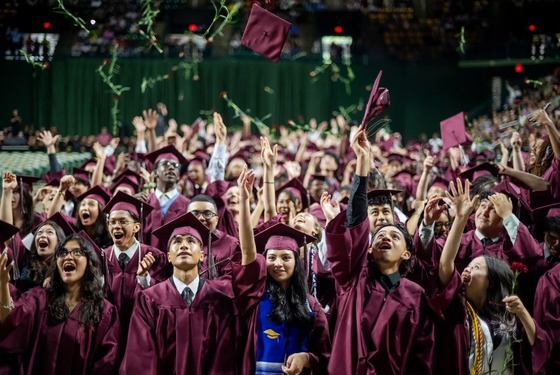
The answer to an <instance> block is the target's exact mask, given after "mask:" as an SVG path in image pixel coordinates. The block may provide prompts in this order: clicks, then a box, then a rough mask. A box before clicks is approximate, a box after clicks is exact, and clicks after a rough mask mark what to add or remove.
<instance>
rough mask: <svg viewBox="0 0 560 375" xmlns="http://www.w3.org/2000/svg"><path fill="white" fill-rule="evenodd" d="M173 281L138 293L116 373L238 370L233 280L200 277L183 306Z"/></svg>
mask: <svg viewBox="0 0 560 375" xmlns="http://www.w3.org/2000/svg"><path fill="white" fill-rule="evenodd" d="M171 280H172V279H168V280H166V281H164V282H162V283H159V284H157V285H155V286H153V287H151V288H149V289H146V290H143V291H142V292H140V293H138V295H137V299H136V305H135V307H134V311H133V313H132V317H131V319H130V329H129V333H128V345H127V349H126V353H125V356H124V359H123V362H122V365H121V369H120V374H123V375H124V374H130V375H138V374H188V375H207V374H212V375H220V374H236V373H237V369H238V368H239V358H238V355H237V354H238V351H237V348H236V345H237V332H236V331H235V326H236V317H235V314H234V308H233V290H232V286H231V279H230V280H226V279H221V280H211V281H207V280H204V279H202V278H201V279H200V284H199V288H198V291H197V293H196V296H195V298H194V301H193V302H192V305H191V306H190V307H188V306H187V304H186V303H185V301H184V300H183V298H182V297H181V295H180V294H179V292H178V291H177V288H175V285H173V283H172V281H171Z"/></svg>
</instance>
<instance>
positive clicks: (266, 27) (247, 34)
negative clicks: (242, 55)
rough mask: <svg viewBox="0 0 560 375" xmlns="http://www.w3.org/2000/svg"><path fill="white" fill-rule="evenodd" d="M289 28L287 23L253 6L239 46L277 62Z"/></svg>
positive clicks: (289, 25) (256, 5) (257, 6)
mask: <svg viewBox="0 0 560 375" xmlns="http://www.w3.org/2000/svg"><path fill="white" fill-rule="evenodd" d="M291 26H292V24H291V23H289V22H288V21H286V20H284V19H282V18H280V17H278V16H277V15H275V14H272V13H270V12H269V11H267V10H265V9H263V8H261V7H260V6H259V5H258V4H253V6H252V8H251V13H250V14H249V19H248V20H247V26H246V27H245V31H244V32H243V36H242V37H241V44H242V45H244V46H245V47H247V48H249V49H252V50H253V51H255V52H256V53H258V54H259V55H261V56H264V57H266V58H267V59H269V60H271V61H274V62H277V61H278V60H279V59H280V53H281V52H282V48H283V47H284V43H285V42H286V38H287V37H288V32H289V31H290V27H291Z"/></svg>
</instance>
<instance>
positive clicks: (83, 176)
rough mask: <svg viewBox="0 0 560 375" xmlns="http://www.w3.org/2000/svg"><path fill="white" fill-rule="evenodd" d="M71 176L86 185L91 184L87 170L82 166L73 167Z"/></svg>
mask: <svg viewBox="0 0 560 375" xmlns="http://www.w3.org/2000/svg"><path fill="white" fill-rule="evenodd" d="M72 176H74V178H75V179H76V180H78V181H80V182H83V183H84V184H86V185H88V186H89V185H91V181H90V180H89V172H88V171H86V170H85V169H82V168H74V169H73V171H72Z"/></svg>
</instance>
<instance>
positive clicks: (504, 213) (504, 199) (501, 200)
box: [488, 193, 513, 219]
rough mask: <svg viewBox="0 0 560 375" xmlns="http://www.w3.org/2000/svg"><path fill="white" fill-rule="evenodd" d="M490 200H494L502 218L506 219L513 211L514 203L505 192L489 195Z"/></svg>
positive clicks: (498, 213) (493, 202)
mask: <svg viewBox="0 0 560 375" xmlns="http://www.w3.org/2000/svg"><path fill="white" fill-rule="evenodd" d="M488 200H489V201H490V202H492V204H493V205H494V210H495V211H496V214H497V215H498V216H499V217H501V218H502V219H505V218H506V217H508V216H509V215H511V213H512V212H513V203H511V199H510V198H509V197H508V196H507V195H505V194H502V193H496V194H492V195H491V196H489V197H488Z"/></svg>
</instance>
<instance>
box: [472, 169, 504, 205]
mask: <svg viewBox="0 0 560 375" xmlns="http://www.w3.org/2000/svg"><path fill="white" fill-rule="evenodd" d="M497 183H498V179H497V178H496V176H494V175H491V174H485V175H484V176H480V177H477V178H476V179H475V180H474V181H473V183H472V186H471V198H472V197H474V196H475V195H477V194H478V195H479V196H480V198H481V199H482V196H481V194H482V193H483V192H491V193H492V194H494V191H493V190H492V188H493V187H494V186H496V184H497ZM492 194H490V195H492Z"/></svg>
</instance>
